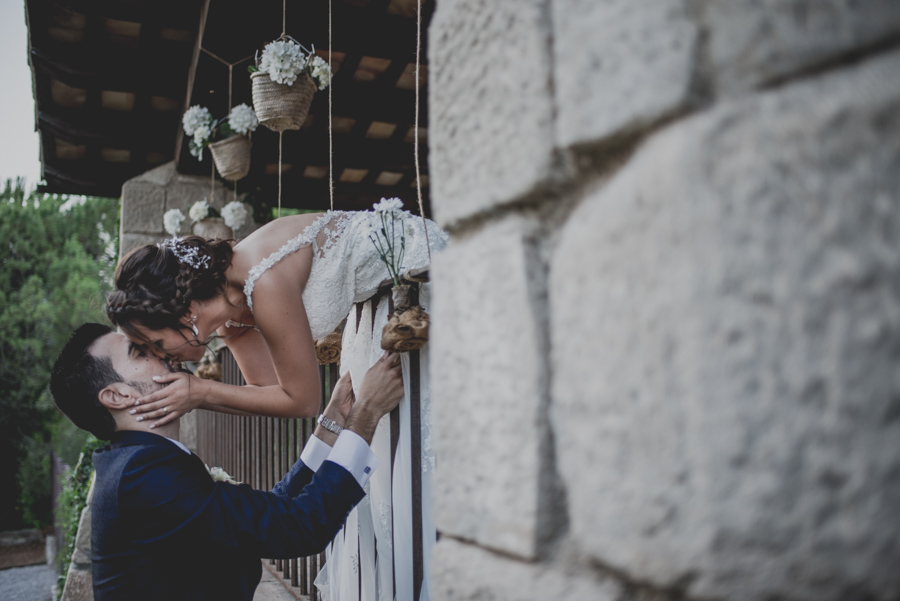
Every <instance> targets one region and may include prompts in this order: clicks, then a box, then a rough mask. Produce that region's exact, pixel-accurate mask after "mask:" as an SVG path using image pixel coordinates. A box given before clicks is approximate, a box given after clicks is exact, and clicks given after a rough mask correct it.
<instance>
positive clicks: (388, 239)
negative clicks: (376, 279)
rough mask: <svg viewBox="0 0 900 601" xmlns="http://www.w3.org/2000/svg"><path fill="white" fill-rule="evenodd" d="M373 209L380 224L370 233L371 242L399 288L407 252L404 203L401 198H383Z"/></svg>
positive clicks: (373, 227)
mask: <svg viewBox="0 0 900 601" xmlns="http://www.w3.org/2000/svg"><path fill="white" fill-rule="evenodd" d="M373 208H374V209H375V216H376V217H377V218H378V222H377V223H376V224H375V225H373V226H372V229H371V230H370V231H369V240H371V241H372V244H373V245H375V250H376V252H378V256H379V257H380V258H381V262H382V263H384V264H385V266H386V267H387V270H388V274H389V275H390V276H391V279H392V280H393V281H394V285H395V286H399V285H400V270H401V269H402V267H403V253H404V252H405V251H406V232H405V231H404V229H403V213H404V211H403V201H402V200H400V199H399V198H382V199H381V202H379V203H376V204H375V205H373ZM398 222H399V223H398ZM398 225H399V227H398ZM398 235H399V236H398ZM398 243H399V244H398ZM398 246H399V248H398Z"/></svg>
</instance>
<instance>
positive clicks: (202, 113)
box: [181, 104, 213, 137]
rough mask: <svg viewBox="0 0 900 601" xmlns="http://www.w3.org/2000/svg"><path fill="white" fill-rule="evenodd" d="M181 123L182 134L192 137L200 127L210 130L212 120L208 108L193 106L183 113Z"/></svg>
mask: <svg viewBox="0 0 900 601" xmlns="http://www.w3.org/2000/svg"><path fill="white" fill-rule="evenodd" d="M181 123H182V124H183V125H184V133H186V134H187V135H189V136H191V137H193V136H194V134H195V133H196V132H197V130H198V129H200V128H201V127H204V126H205V127H206V128H208V129H212V124H213V118H212V115H211V114H210V112H209V109H208V108H206V107H204V106H199V105H196V104H195V105H194V106H192V107H191V108H189V109H188V110H186V111H185V112H184V116H183V117H182V118H181Z"/></svg>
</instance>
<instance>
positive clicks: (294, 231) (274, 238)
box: [228, 213, 322, 281]
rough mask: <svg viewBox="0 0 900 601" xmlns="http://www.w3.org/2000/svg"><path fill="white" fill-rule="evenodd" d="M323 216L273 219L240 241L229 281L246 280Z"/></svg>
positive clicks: (310, 215) (235, 250)
mask: <svg viewBox="0 0 900 601" xmlns="http://www.w3.org/2000/svg"><path fill="white" fill-rule="evenodd" d="M321 216H322V213H304V214H301V215H289V216H286V217H281V218H279V219H273V220H272V221H270V222H269V223H266V224H265V225H263V226H262V227H260V228H259V229H257V230H256V231H254V232H253V233H251V234H250V235H249V236H247V237H246V238H243V239H242V240H240V241H239V242H238V243H237V244H235V245H234V255H233V257H232V261H231V269H230V271H231V273H229V274H228V276H229V277H228V279H229V280H231V279H232V278H234V279H236V280H240V281H243V280H244V279H246V277H247V275H248V274H249V272H250V270H251V269H252V268H253V267H254V266H256V265H258V264H259V263H260V262H261V261H262V260H263V259H265V258H266V257H268V256H269V255H271V254H272V253H274V252H276V251H278V250H279V249H280V248H281V247H282V246H284V245H285V244H286V243H287V242H288V241H290V240H291V239H292V238H294V237H296V236H297V235H298V234H300V233H301V232H303V230H304V229H305V228H306V227H307V226H309V225H311V224H312V223H314V222H315V221H316V219H318V218H319V217H321Z"/></svg>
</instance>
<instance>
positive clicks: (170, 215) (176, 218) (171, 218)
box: [163, 209, 184, 236]
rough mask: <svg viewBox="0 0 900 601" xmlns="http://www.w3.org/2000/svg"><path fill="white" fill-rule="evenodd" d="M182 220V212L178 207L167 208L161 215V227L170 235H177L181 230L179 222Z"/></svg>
mask: <svg viewBox="0 0 900 601" xmlns="http://www.w3.org/2000/svg"><path fill="white" fill-rule="evenodd" d="M182 222H184V213H182V212H181V211H179V210H178V209H169V210H168V211H166V213H165V215H163V228H165V230H166V232H167V233H168V234H169V235H170V236H177V235H178V232H179V231H181V224H182Z"/></svg>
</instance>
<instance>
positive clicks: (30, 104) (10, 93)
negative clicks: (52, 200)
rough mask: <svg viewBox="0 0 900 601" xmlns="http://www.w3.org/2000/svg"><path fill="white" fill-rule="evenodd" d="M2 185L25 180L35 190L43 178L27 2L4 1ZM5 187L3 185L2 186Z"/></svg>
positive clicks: (0, 4) (0, 16)
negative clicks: (35, 120)
mask: <svg viewBox="0 0 900 601" xmlns="http://www.w3.org/2000/svg"><path fill="white" fill-rule="evenodd" d="M0 56H2V57H3V59H2V60H0V82H2V87H0V115H3V119H2V124H3V135H2V137H0V182H5V181H6V179H7V178H10V177H24V178H25V180H26V187H27V188H33V187H34V186H36V185H37V184H38V183H39V178H40V175H41V162H40V153H39V150H38V142H39V139H38V134H37V132H36V131H35V123H34V96H33V95H32V92H31V69H30V68H29V66H28V32H27V29H26V27H25V2H24V0H0ZM0 185H2V184H0Z"/></svg>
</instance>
